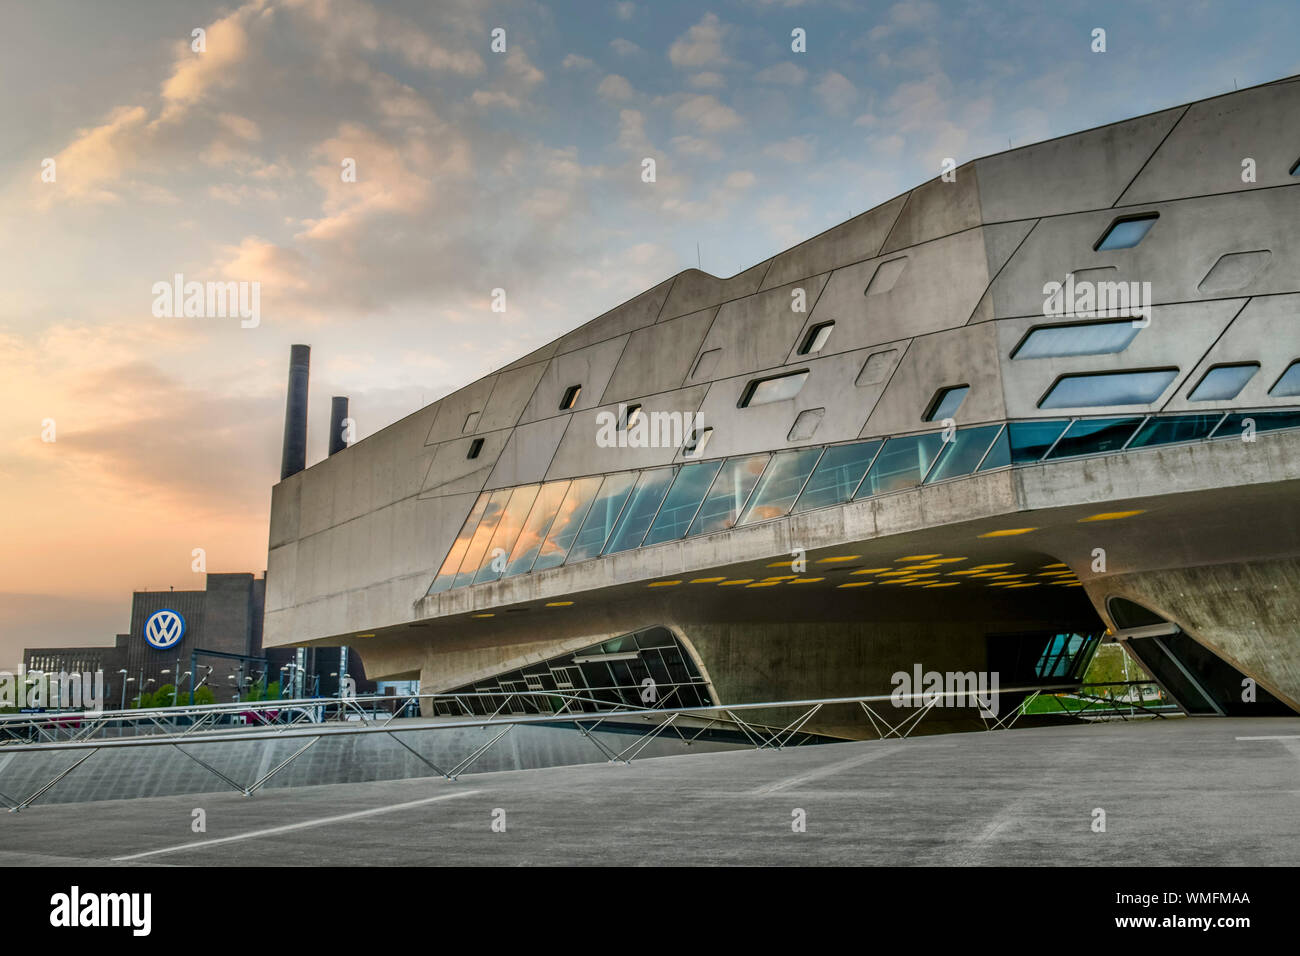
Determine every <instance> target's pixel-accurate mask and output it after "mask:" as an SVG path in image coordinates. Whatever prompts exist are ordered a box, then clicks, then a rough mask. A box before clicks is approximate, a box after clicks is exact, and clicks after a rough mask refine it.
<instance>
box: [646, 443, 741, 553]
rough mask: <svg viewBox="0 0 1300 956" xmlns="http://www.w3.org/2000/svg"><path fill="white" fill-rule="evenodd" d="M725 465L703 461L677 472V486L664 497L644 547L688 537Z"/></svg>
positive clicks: (675, 482) (674, 483)
mask: <svg viewBox="0 0 1300 956" xmlns="http://www.w3.org/2000/svg"><path fill="white" fill-rule="evenodd" d="M721 468H722V462H720V461H702V462H699V463H697V464H690V465H683V466H682V467H681V468H680V469H679V470H678V472H677V478H676V480H675V481H673V486H672V487H671V488H670V489H669V490H668V495H667V497H665V498H664V503H663V507H661V508H660V509H659V514H658V515H657V516H656V517H655V520H654V524H653V525H651V526H650V531H649V532H648V533H647V534H646V536H645V542H644V543H643V544H642V547H648V546H649V545H652V544H660V543H662V542H664V541H672V540H674V539H676V538H682V537H685V536H686V529H687V528H689V527H690V526H691V521H692V519H694V517H695V512H696V511H698V510H699V508H700V502H701V501H703V500H704V495H705V493H706V492H707V491H708V490H709V486H710V485H711V484H713V479H714V478H716V477H717V476H718V471H719V470H721Z"/></svg>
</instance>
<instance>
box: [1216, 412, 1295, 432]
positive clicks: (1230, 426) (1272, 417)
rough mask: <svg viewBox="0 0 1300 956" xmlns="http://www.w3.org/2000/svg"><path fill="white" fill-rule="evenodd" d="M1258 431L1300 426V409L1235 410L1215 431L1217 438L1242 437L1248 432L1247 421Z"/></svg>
mask: <svg viewBox="0 0 1300 956" xmlns="http://www.w3.org/2000/svg"><path fill="white" fill-rule="evenodd" d="M1248 420H1249V421H1250V422H1251V427H1252V428H1254V429H1255V431H1257V432H1271V431H1276V430H1278V429H1279V428H1300V411H1287V412H1233V413H1232V414H1231V415H1229V416H1228V417H1227V418H1225V419H1224V420H1223V424H1221V425H1220V426H1219V427H1218V429H1216V430H1215V432H1214V437H1215V438H1241V437H1242V435H1244V434H1246V422H1247V421H1248Z"/></svg>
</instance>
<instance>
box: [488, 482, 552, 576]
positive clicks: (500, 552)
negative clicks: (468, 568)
mask: <svg viewBox="0 0 1300 956" xmlns="http://www.w3.org/2000/svg"><path fill="white" fill-rule="evenodd" d="M541 487H542V486H541V485H523V486H521V487H519V488H516V489H515V490H514V493H513V494H511V496H510V503H509V504H507V505H506V510H505V511H503V512H502V513H501V520H500V521H498V522H497V529H496V531H494V532H493V533H492V540H491V541H490V542H488V547H487V551H486V552H484V554H483V557H482V559H480V561H479V566H478V572H477V573H476V574H475V575H474V583H475V584H482V583H483V582H485V581H495V580H497V579H498V578H500V577H501V575H502V574H503V573H504V572H505V569H506V565H507V564H508V563H509V560H510V549H511V548H513V547H514V546H515V540H516V539H517V538H518V537H519V533H520V532H521V531H523V528H524V519H526V518H527V517H528V512H529V510H530V509H531V508H532V507H533V502H534V501H536V500H537V492H538V491H539V490H540V489H541Z"/></svg>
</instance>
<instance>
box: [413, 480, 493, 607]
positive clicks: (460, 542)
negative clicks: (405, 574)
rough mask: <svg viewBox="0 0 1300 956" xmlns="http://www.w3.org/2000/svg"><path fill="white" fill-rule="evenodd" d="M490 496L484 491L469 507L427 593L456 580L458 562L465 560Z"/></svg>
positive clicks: (431, 592)
mask: <svg viewBox="0 0 1300 956" xmlns="http://www.w3.org/2000/svg"><path fill="white" fill-rule="evenodd" d="M490 497H492V496H491V495H489V494H488V493H487V492H486V491H485V492H483V494H481V495H479V496H478V500H477V501H475V502H474V507H473V508H470V509H469V517H468V518H466V519H465V523H464V524H463V525H461V528H460V534H458V535H456V540H455V541H453V542H452V543H451V550H450V551H449V552H447V560H445V561H443V562H442V567H441V568H439V569H438V576H437V577H436V578H434V579H433V584H431V585H429V591H428V593H429V594H437V593H438V592H439V591H445V590H447V588H449V587H451V584H452V582H453V581H455V580H456V572H457V571H459V570H460V563H461V562H462V561H464V560H465V552H466V551H468V550H469V542H470V539H471V538H472V537H473V536H474V529H475V528H477V527H478V523H479V519H480V518H482V517H483V511H484V509H486V508H487V503H488V498H490Z"/></svg>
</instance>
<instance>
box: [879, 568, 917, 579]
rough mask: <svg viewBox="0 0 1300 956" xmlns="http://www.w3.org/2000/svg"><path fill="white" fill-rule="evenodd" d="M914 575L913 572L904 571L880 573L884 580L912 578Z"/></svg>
mask: <svg viewBox="0 0 1300 956" xmlns="http://www.w3.org/2000/svg"><path fill="white" fill-rule="evenodd" d="M912 573H913V572H911V571H903V570H897V571H881V572H880V576H881V577H882V578H896V577H898V576H899V575H907V576H909V577H910V576H911V575H912Z"/></svg>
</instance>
